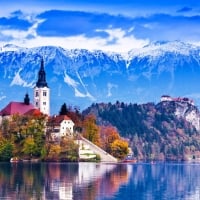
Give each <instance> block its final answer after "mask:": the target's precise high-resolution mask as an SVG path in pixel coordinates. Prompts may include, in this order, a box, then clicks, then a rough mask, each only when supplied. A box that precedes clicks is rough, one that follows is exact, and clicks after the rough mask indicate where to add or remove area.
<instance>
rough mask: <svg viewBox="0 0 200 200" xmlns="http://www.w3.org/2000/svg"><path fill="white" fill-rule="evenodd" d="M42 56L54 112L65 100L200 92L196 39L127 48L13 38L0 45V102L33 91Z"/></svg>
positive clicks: (81, 102) (85, 102)
mask: <svg viewBox="0 0 200 200" xmlns="http://www.w3.org/2000/svg"><path fill="white" fill-rule="evenodd" d="M41 56H42V57H43V58H44V62H45V70H46V72H47V73H46V74H47V82H48V83H49V86H50V88H51V101H52V103H51V107H52V114H55V113H58V111H59V109H60V106H61V105H62V104H63V103H64V102H65V103H67V104H70V105H74V106H79V107H80V108H81V109H84V108H86V107H88V106H89V105H91V104H92V103H93V102H102V101H105V102H115V101H116V100H119V101H125V102H137V103H142V102H143V103H144V102H151V101H152V102H157V101H158V100H159V98H160V96H162V95H163V94H169V95H172V96H188V97H190V98H193V97H197V98H196V100H197V104H198V100H199V97H200V95H198V94H200V93H199V91H200V88H199V87H198V85H197V83H198V80H199V74H200V63H199V60H200V47H198V46H194V45H191V44H187V43H183V42H180V41H174V42H157V43H153V44H150V45H149V46H146V47H144V48H142V49H140V50H138V49H137V50H136V49H133V50H132V51H129V52H127V53H126V54H124V53H123V54H120V53H114V52H109V53H107V52H103V51H101V50H93V51H89V50H87V49H64V48H62V47H56V46H41V47H34V48H22V47H17V46H15V45H12V44H9V45H4V47H2V48H1V51H0V70H1V74H0V81H1V83H2V88H1V89H0V96H1V98H0V99H1V100H0V107H3V106H5V104H7V103H8V102H9V101H11V100H15V99H14V98H13V97H15V98H16V100H18V101H19V100H20V99H23V97H24V94H25V92H27V91H28V93H31V94H32V88H33V87H34V84H35V82H36V79H37V73H38V69H39V67H40V60H41ZM183 80H187V81H183ZM8 90H9V93H8ZM16 90H17V91H18V92H19V95H17V96H16V95H15V91H16ZM30 96H31V95H30ZM3 97H4V98H3Z"/></svg>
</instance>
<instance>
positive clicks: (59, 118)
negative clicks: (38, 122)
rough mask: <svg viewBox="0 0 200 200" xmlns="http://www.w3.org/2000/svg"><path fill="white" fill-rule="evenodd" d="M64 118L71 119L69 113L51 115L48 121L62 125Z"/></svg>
mask: <svg viewBox="0 0 200 200" xmlns="http://www.w3.org/2000/svg"><path fill="white" fill-rule="evenodd" d="M63 120H71V119H70V118H69V117H68V116H67V115H58V116H53V117H50V118H49V120H48V123H49V124H50V123H53V124H54V125H60V123H61V122H62V121H63Z"/></svg>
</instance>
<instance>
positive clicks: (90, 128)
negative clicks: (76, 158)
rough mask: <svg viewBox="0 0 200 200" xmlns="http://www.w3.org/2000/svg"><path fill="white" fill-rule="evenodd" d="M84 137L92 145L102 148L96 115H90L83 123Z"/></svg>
mask: <svg viewBox="0 0 200 200" xmlns="http://www.w3.org/2000/svg"><path fill="white" fill-rule="evenodd" d="M82 133H83V137H85V138H86V139H88V140H89V141H91V142H92V143H94V144H96V145H97V146H100V135H99V127H98V126H97V124H96V117H95V116H94V115H88V116H86V117H85V119H84V121H83V132H82Z"/></svg>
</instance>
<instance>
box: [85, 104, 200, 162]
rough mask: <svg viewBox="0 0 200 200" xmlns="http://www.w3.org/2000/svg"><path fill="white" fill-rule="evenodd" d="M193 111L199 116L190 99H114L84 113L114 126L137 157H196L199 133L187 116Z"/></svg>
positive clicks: (199, 149) (197, 154) (101, 123)
mask: <svg viewBox="0 0 200 200" xmlns="http://www.w3.org/2000/svg"><path fill="white" fill-rule="evenodd" d="M180 110H182V111H181V112H182V113H180ZM177 111H179V114H178V115H177ZM194 112H195V113H197V119H198V117H199V111H198V109H197V108H196V107H195V106H193V105H191V104H189V103H180V102H174V101H173V102H160V103H158V104H154V103H147V104H141V105H138V104H131V103H130V104H125V103H123V102H118V101H117V102H116V103H115V104H111V103H108V104H105V103H101V104H93V105H92V106H91V107H89V108H88V109H87V110H85V111H84V112H83V114H84V115H86V114H89V113H93V114H95V115H96V117H97V122H98V124H99V125H105V124H111V125H113V126H115V127H116V128H117V129H118V131H119V133H120V135H121V136H123V137H125V138H127V139H129V143H130V146H131V148H132V150H133V153H134V156H135V157H137V158H138V159H149V160H188V159H196V160H197V159H198V157H199V152H200V134H199V130H198V129H197V128H196V127H195V126H194V125H193V124H192V123H191V121H192V120H191V119H190V118H189V117H188V116H190V113H194ZM197 119H196V120H197ZM198 120H199V119H198Z"/></svg>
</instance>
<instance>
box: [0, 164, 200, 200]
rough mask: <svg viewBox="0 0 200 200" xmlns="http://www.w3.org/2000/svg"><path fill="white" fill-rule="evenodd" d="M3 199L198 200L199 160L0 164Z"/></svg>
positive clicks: (199, 196) (0, 192) (1, 194)
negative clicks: (180, 161) (186, 161)
mask: <svg viewBox="0 0 200 200" xmlns="http://www.w3.org/2000/svg"><path fill="white" fill-rule="evenodd" d="M0 199H1V200H4V199H5V200H7V199H9V200H15V199H18V200H29V199H32V200H40V199H41V200H43V199H48V200H51V199H53V200H54V199H55V200H71V199H73V200H129V199H130V200H154V199H155V200H160V199H161V200H162V199H166V200H179V199H182V200H183V199H184V200H199V199H200V164H198V163H136V164H104V163H0Z"/></svg>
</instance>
